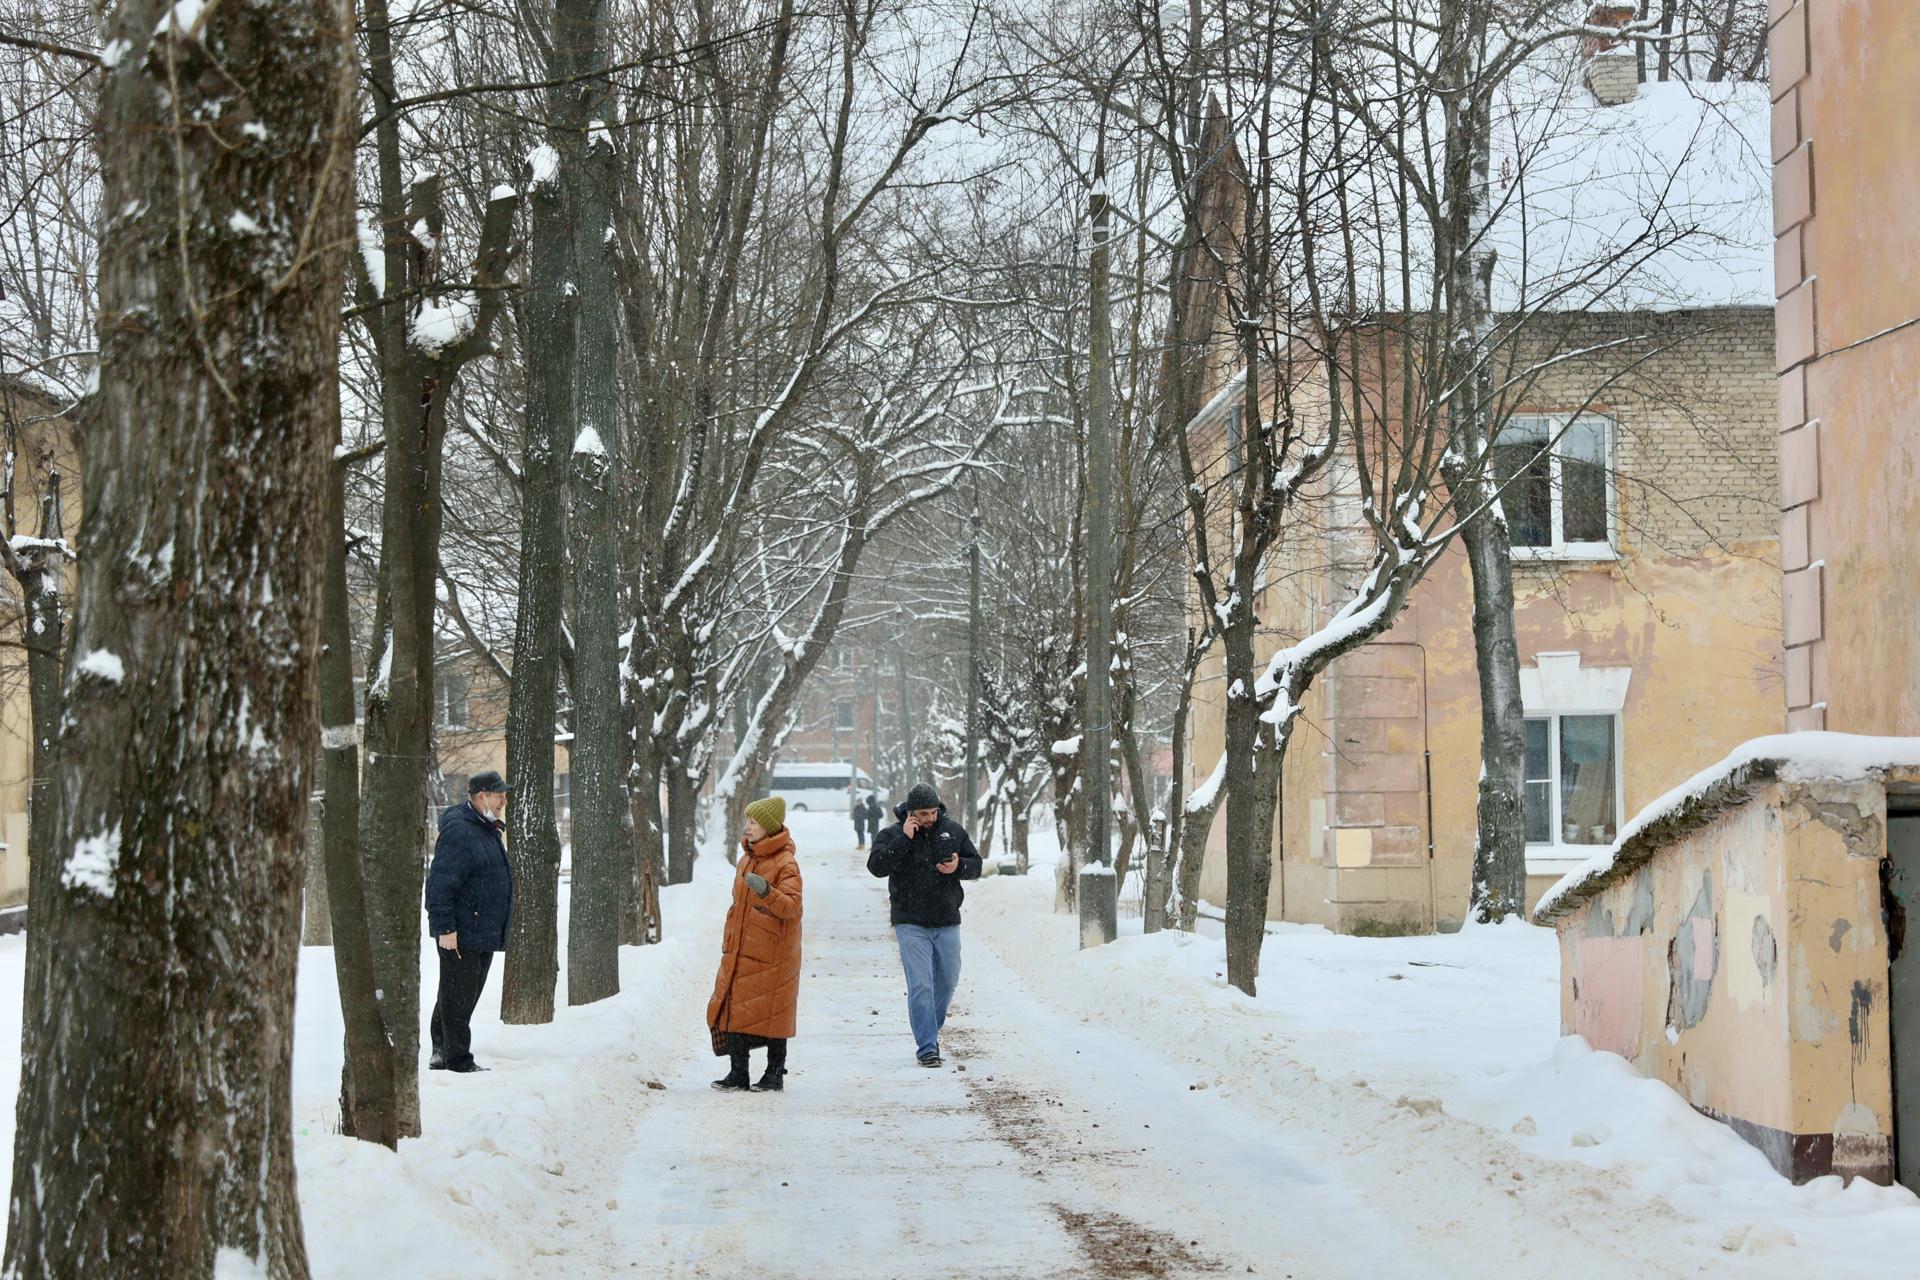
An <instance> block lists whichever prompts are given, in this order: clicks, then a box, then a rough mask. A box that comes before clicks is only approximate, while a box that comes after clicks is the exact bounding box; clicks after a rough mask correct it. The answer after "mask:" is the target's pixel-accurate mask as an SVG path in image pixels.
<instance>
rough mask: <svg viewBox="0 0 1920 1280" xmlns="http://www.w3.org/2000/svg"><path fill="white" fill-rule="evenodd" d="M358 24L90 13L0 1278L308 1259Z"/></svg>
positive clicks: (141, 1272) (200, 1273)
mask: <svg viewBox="0 0 1920 1280" xmlns="http://www.w3.org/2000/svg"><path fill="white" fill-rule="evenodd" d="M183 21H191V24H192V25H191V26H184V25H182V24H183ZM351 31H352V22H351V18H350V15H349V13H348V12H347V10H346V8H345V7H344V6H342V5H340V4H322V3H312V2H311V0H258V2H257V3H254V4H251V5H244V6H243V5H219V6H210V7H208V8H206V9H204V10H202V11H200V12H199V15H198V17H196V18H194V19H191V20H183V19H182V17H181V11H179V10H170V9H169V7H168V5H167V4H166V2H165V0H142V2H137V3H130V4H126V5H122V6H121V7H119V8H117V9H115V10H114V11H113V13H112V17H111V19H110V22H109V28H108V30H107V32H106V33H105V34H106V35H107V36H108V37H109V38H110V39H112V40H114V41H115V42H123V43H121V47H123V48H126V47H130V48H131V49H132V51H133V52H132V53H130V54H129V56H127V57H125V58H123V59H121V60H119V61H118V63H117V64H116V65H115V66H113V67H111V68H107V69H105V72H104V80H103V82H102V84H101V94H100V98H99V106H98V113H97V122H96V124H97V145H98V147H99V151H100V161H101V182H100V185H101V199H102V201H103V207H106V208H111V209H114V210H118V211H120V212H119V213H118V214H117V215H116V216H115V217H114V218H112V219H109V220H108V221H107V222H106V224H105V226H104V232H103V236H102V242H101V251H100V275H99V302H100V306H99V315H100V325H99V328H100V339H101V360H100V385H99V393H98V396H97V404H96V406H95V409H96V413H95V414H94V416H93V418H92V421H91V423H90V425H89V430H88V439H87V447H86V449H85V451H84V456H85V465H84V477H85V480H84V484H83V492H84V493H85V494H86V499H87V507H88V513H89V514H88V521H87V525H86V528H85V530H84V533H83V538H82V554H81V558H80V569H79V589H78V593H77V597H76V604H75V611H74V635H75V641H76V648H75V654H76V658H75V662H74V679H73V681H72V683H71V684H70V686H69V687H68V689H67V691H66V699H65V708H64V716H63V719H62V725H63V727H62V730H61V741H60V744H59V747H58V749H57V756H56V760H55V765H54V775H53V778H52V783H51V788H50V789H51V791H52V801H53V808H54V811H55V812H54V817H53V830H54V835H53V837H52V838H51V839H50V840H49V841H47V843H46V844H44V845H43V846H41V847H40V848H39V849H38V850H36V854H37V856H39V857H40V858H42V859H44V860H50V861H52V862H54V863H55V864H56V865H58V866H60V873H59V884H58V886H57V888H55V889H54V890H53V891H52V892H50V893H48V894H47V895H46V896H45V897H43V898H39V899H37V900H36V901H35V902H34V904H33V911H34V927H35V928H36V929H43V930H45V931H46V933H47V935H48V937H49V939H50V941H51V946H50V950H49V956H48V972H47V976H46V990H45V1000H44V1001H43V1002H42V1003H41V1004H40V1005H38V1006H36V1008H35V1010H34V1012H35V1014H36V1016H42V1015H43V1016H44V1023H43V1026H42V1029H41V1032H40V1035H39V1038H38V1043H37V1044H36V1045H35V1060H34V1062H33V1064H32V1065H31V1068H30V1069H29V1070H28V1071H27V1072H26V1073H25V1078H26V1079H27V1080H29V1081H30V1082H31V1086H30V1087H31V1092H30V1093H29V1092H25V1091H23V1093H22V1094H21V1097H20V1100H19V1119H18V1124H17V1129H16V1134H15V1147H14V1173H13V1184H12V1186H13V1193H12V1198H11V1205H10V1221H9V1230H8V1235H7V1248H6V1271H7V1273H8V1274H9V1275H16V1276H31V1277H68V1276H92V1275H103V1276H104V1275H112V1276H116V1277H128V1278H131V1280H142V1278H144V1277H156V1278H164V1280H182V1278H186V1280H200V1278H203V1277H211V1276H212V1275H213V1274H214V1272H215V1270H216V1268H228V1269H232V1270H239V1269H242V1268H245V1269H249V1270H251V1271H253V1272H254V1273H256V1274H260V1275H266V1276H271V1277H275V1278H276V1280H280V1278H292V1280H297V1278H299V1277H304V1276H306V1275H307V1258H306V1248H305V1245H304V1243H303V1240H302V1236H301V1226H300V1212H299V1205H298V1202H297V1200H296V1198H295V1194H294V1168H293V1130H292V1126H291V1124H290V1108H291V1101H292V1096H291V1095H292V1091H291V1067H292V1058H293V1042H292V1028H293V992H294V970H295V965H296V961H297V959H298V941H299V913H300V880H301V869H302V849H303V843H304V835H305V826H306V810H307V796H308V789H309V785H310V781H311V780H310V778H309V776H308V770H309V767H310V762H311V759H312V752H313V745H314V741H315V731H316V729H317V727H318V726H317V725H316V723H315V715H314V705H313V696H312V695H313V675H314V661H315V657H316V655H317V653H318V651H319V626H318V624H319V607H318V606H319V596H320V591H319V587H320V576H319V568H320V561H321V551H322V549H321V546H320V543H319V539H320V537H321V536H322V514H323V506H324V502H325V495H326V483H327V468H328V465H329V462H328V457H329V454H330V452H331V451H332V448H333V443H334V440H335V438H336V433H337V429H338V428H337V421H338V412H339V401H338V369H337V352H338V350H339V330H340V286H341V282H342V281H343V280H344V279H345V276H346V261H345V256H344V246H345V245H346V244H347V243H348V241H349V239H350V237H351V230H350V223H349V213H348V210H349V205H348V201H349V198H350V193H351V191H352V132H351V122H352V112H351V102H352V89H353V75H352V61H351V54H352V48H351V44H350V43H349V41H350V32H351ZM243 126H247V127H246V128H243ZM253 126H257V132H256V131H255V129H254V128H253ZM55 849H57V850H62V851H70V852H65V856H64V857H62V858H52V859H49V858H48V854H49V851H51V850H55Z"/></svg>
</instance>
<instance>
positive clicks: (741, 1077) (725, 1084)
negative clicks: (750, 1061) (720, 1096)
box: [713, 1053, 753, 1093]
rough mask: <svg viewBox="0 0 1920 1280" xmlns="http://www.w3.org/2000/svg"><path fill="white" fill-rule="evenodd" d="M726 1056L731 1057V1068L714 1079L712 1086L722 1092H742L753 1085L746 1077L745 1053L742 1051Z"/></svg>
mask: <svg viewBox="0 0 1920 1280" xmlns="http://www.w3.org/2000/svg"><path fill="white" fill-rule="evenodd" d="M728 1056H729V1057H730V1058H731V1059H732V1062H733V1069H732V1070H731V1071H729V1072H727V1074H725V1075H724V1076H721V1077H720V1078H719V1079H718V1080H715V1081H714V1082H713V1087H714V1088H716V1089H718V1090H720V1091H721V1092H723V1093H736V1092H742V1091H744V1090H747V1089H750V1088H752V1087H753V1086H752V1085H751V1083H750V1082H749V1081H748V1079H747V1055H746V1054H744V1053H734V1054H730V1055H728Z"/></svg>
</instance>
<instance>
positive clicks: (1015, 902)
mask: <svg viewBox="0 0 1920 1280" xmlns="http://www.w3.org/2000/svg"><path fill="white" fill-rule="evenodd" d="M1812 754H1813V748H1811V747H1810V748H1809V749H1808V757H1809V758H1811V757H1812ZM1037 834H1038V832H1036V835H1037ZM1052 907H1053V884H1052V877H1050V876H1038V875H1029V876H1027V877H1024V878H1017V877H1000V878H997V879H994V880H990V881H983V882H982V883H981V884H980V885H979V886H978V888H975V887H974V886H971V885H970V886H968V897H967V909H968V929H969V932H970V934H972V935H974V936H977V937H979V938H980V940H981V941H982V942H984V943H985V944H986V945H987V946H989V947H990V948H991V949H992V950H993V952H994V953H995V955H996V956H998V957H999V958H1000V960H1001V961H1002V962H1004V963H1005V964H1007V965H1008V966H1009V967H1011V968H1013V969H1014V970H1016V971H1017V972H1018V973H1019V974H1020V976H1021V978H1022V980H1023V982H1024V983H1025V984H1026V985H1027V986H1028V988H1029V989H1030V990H1031V991H1032V992H1033V994H1034V995H1035V996H1036V997H1037V998H1040V999H1042V1000H1043V1001H1045V1002H1047V1003H1049V1004H1052V1005H1055V1006H1056V1007H1059V1008H1061V1009H1063V1010H1064V1011H1065V1012H1067V1013H1068V1014H1070V1015H1077V1016H1078V1017H1080V1018H1082V1019H1083V1020H1085V1021H1087V1022H1089V1023H1092V1024H1095V1025H1099V1026H1102V1027H1107V1028H1110V1029H1113V1030H1117V1031H1121V1032H1123V1033H1124V1034H1126V1035H1127V1036H1129V1037H1132V1038H1134V1039H1136V1040H1138V1041H1139V1042H1140V1043H1141V1044H1142V1045H1143V1046H1145V1047H1146V1048H1148V1049H1150V1050H1152V1051H1153V1052H1156V1053H1158V1054H1160V1055H1162V1056H1163V1057H1165V1058H1168V1059H1171V1060H1173V1061H1176V1062H1181V1063H1184V1064H1185V1065H1187V1066H1188V1067H1189V1069H1190V1070H1191V1071H1192V1079H1191V1083H1190V1085H1189V1087H1190V1088H1192V1089H1202V1090H1221V1091H1225V1092H1227V1093H1229V1094H1230V1095H1232V1096H1234V1097H1235V1098H1238V1099H1242V1100H1245V1101H1247V1102H1248V1103H1249V1104H1250V1105H1254V1106H1265V1105H1267V1104H1266V1102H1265V1100H1267V1099H1273V1098H1288V1099H1291V1100H1293V1101H1294V1102H1295V1103H1298V1102H1300V1100H1301V1099H1302V1097H1303V1096H1304V1097H1305V1098H1306V1102H1305V1105H1306V1106H1307V1107H1308V1108H1309V1109H1313V1108H1316V1107H1321V1106H1322V1104H1323V1103H1324V1107H1325V1120H1326V1122H1327V1123H1328V1124H1330V1125H1333V1126H1335V1127H1337V1128H1339V1129H1343V1130H1344V1129H1351V1130H1352V1131H1353V1133H1354V1135H1355V1136H1354V1137H1353V1139H1352V1141H1354V1142H1355V1143H1360V1144H1363V1145H1364V1144H1365V1143H1366V1142H1368V1141H1370V1139H1367V1138H1364V1137H1362V1136H1360V1135H1363V1134H1365V1133H1367V1132H1369V1131H1370V1130H1372V1131H1378V1130H1380V1129H1381V1127H1382V1124H1383V1119H1385V1120H1390V1121H1391V1122H1392V1123H1395V1124H1398V1123H1400V1121H1399V1120H1394V1119H1393V1117H1412V1118H1414V1119H1415V1121H1416V1123H1415V1132H1416V1133H1417V1135H1418V1136H1417V1137H1416V1138H1415V1139H1414V1141H1415V1143H1416V1144H1417V1146H1418V1150H1417V1151H1415V1150H1412V1149H1409V1151H1408V1153H1407V1157H1406V1158H1407V1161H1408V1174H1407V1176H1408V1177H1409V1178H1410V1179H1418V1178H1420V1177H1422V1176H1424V1172H1423V1171H1429V1170H1430V1166H1431V1167H1433V1168H1437V1167H1440V1166H1439V1165H1437V1164H1433V1163H1432V1162H1435V1161H1439V1160H1444V1159H1451V1158H1453V1156H1454V1155H1457V1156H1458V1158H1459V1159H1460V1161H1461V1162H1462V1163H1464V1164H1467V1165H1468V1166H1469V1167H1479V1168H1488V1169H1490V1170H1491V1172H1490V1173H1489V1174H1488V1176H1489V1177H1492V1178H1495V1179H1496V1180H1498V1182H1499V1183H1500V1184H1501V1185H1508V1181H1507V1180H1508V1179H1509V1178H1511V1179H1512V1180H1513V1181H1512V1183H1511V1185H1512V1186H1514V1187H1515V1188H1516V1189H1518V1188H1522V1187H1523V1186H1524V1188H1526V1189H1528V1190H1529V1192H1530V1193H1536V1194H1537V1193H1543V1192H1544V1193H1546V1194H1548V1195H1549V1196H1550V1197H1558V1199H1559V1201H1560V1202H1561V1203H1563V1204H1564V1205H1565V1206H1566V1208H1567V1209H1569V1210H1572V1211H1575V1212H1577V1213H1578V1214H1580V1215H1581V1216H1582V1217H1583V1218H1593V1219H1594V1220H1595V1221H1597V1222H1602V1223H1604V1222H1605V1221H1607V1220H1608V1218H1609V1217H1614V1218H1617V1219H1618V1221H1619V1222H1620V1223H1621V1224H1622V1229H1630V1230H1634V1231H1647V1230H1651V1229H1663V1230H1666V1231H1668V1232H1669V1233H1670V1234H1672V1233H1677V1235H1678V1237H1679V1238H1680V1240H1681V1241H1682V1242H1683V1243H1684V1244H1685V1246H1686V1247H1687V1249H1688V1250H1689V1251H1691V1252H1692V1253H1693V1255H1694V1256H1693V1257H1692V1258H1691V1259H1689V1258H1686V1257H1683V1256H1675V1257H1674V1258H1673V1260H1672V1261H1673V1263H1674V1266H1675V1267H1676V1268H1678V1269H1681V1270H1686V1271H1688V1272H1689V1273H1695V1272H1696V1271H1698V1270H1699V1267H1700V1263H1701V1262H1702V1261H1703V1260H1704V1261H1705V1262H1706V1263H1707V1264H1708V1266H1709V1267H1710V1266H1711V1263H1712V1262H1713V1260H1714V1259H1717V1258H1724V1257H1726V1255H1727V1254H1738V1255H1740V1258H1741V1265H1742V1270H1741V1274H1764V1275H1777V1276H1782V1277H1786V1276H1795V1277H1803V1276H1809V1275H1821V1276H1839V1275H1852V1274H1874V1273H1878V1272H1883V1271H1884V1270H1885V1269H1886V1265H1887V1262H1888V1260H1889V1259H1891V1258H1898V1257H1910V1256H1915V1255H1916V1252H1920V1201H1917V1200H1916V1199H1915V1197H1914V1196H1913V1195H1912V1194H1911V1193H1910V1192H1908V1191H1906V1190H1904V1189H1902V1188H1897V1187H1896V1188H1885V1187H1877V1186H1873V1185H1871V1184H1868V1183H1864V1182H1857V1183H1855V1184H1854V1185H1853V1186H1852V1187H1848V1188H1844V1189H1843V1188H1842V1187H1841V1186H1840V1183H1839V1179H1837V1178H1824V1179H1819V1180H1817V1181H1815V1182H1813V1183H1809V1184H1808V1185H1806V1186H1802V1187H1796V1186H1794V1185H1793V1184H1792V1183H1791V1182H1789V1181H1788V1180H1787V1179H1785V1178H1782V1177H1781V1176H1780V1175H1779V1174H1778V1173H1776V1172H1775V1171H1774V1169H1773V1167H1772V1165H1770V1164H1769V1163H1768V1162H1767V1160H1766V1158H1765V1157H1764V1156H1762V1155H1761V1154H1760V1152H1759V1151H1757V1150H1756V1149H1754V1148H1753V1147H1751V1146H1749V1145H1748V1144H1747V1143H1746V1142H1744V1141H1742V1140H1741V1139H1740V1138H1739V1136H1738V1135H1736V1134H1735V1133H1734V1132H1733V1131H1732V1130H1731V1129H1728V1128H1727V1127H1725V1126H1724V1125H1721V1124H1719V1123H1717V1122H1715V1121H1713V1120H1709V1119H1708V1118H1706V1117H1705V1116H1702V1115H1700V1114H1699V1113H1697V1112H1695V1111H1694V1110H1693V1109H1692V1108H1691V1107H1689V1106H1688V1105H1687V1104H1686V1102H1685V1101H1684V1100H1683V1099H1682V1098H1681V1097H1680V1096H1679V1095H1678V1094H1676V1093H1674V1092H1673V1091H1672V1090H1671V1089H1669V1088H1667V1087H1666V1086H1665V1085H1662V1084H1660V1083H1658V1082H1657V1081H1653V1080H1650V1079H1647V1078H1646V1077H1644V1076H1642V1075H1640V1074H1639V1073H1638V1072H1637V1071H1635V1070H1634V1069H1633V1067H1632V1066H1631V1064H1629V1063H1627V1062H1626V1061H1625V1060H1624V1059H1622V1058H1620V1057H1618V1056H1617V1055H1615V1054H1611V1053H1602V1052H1597V1051H1595V1050H1593V1049H1592V1048H1590V1047H1589V1046H1588V1045H1587V1043H1586V1042H1585V1041H1584V1040H1581V1039H1580V1038H1579V1037H1577V1036H1570V1037H1565V1038H1562V1037H1561V1036H1560V1034H1559V998H1560V984H1559V952H1558V947H1557V944H1556V940H1555V937H1554V934H1553V932H1552V931H1551V930H1548V929H1544V928H1540V927H1537V926H1533V925H1527V924H1522V923H1520V922H1517V921H1511V922H1508V923H1506V924H1502V925H1494V926H1470V927H1468V928H1467V929H1464V930H1462V931H1461V932H1460V933H1458V934H1453V935H1440V936H1423V937H1408V938H1355V937H1344V936H1341V935H1337V934H1333V933H1330V932H1328V931H1326V930H1324V929H1321V928H1318V927H1315V926H1305V925H1294V924H1274V925H1271V926H1269V934H1268V937H1267V939H1266V942H1265V946H1264V948H1263V951H1262V955H1261V965H1260V968H1261V979H1260V995H1259V996H1258V997H1257V998H1250V997H1248V996H1246V995H1244V994H1243V993H1241V992H1240V991H1239V990H1237V989H1235V988H1233V987H1230V986H1228V985H1227V981H1226V954H1225V947H1224V944H1223V943H1222V942H1221V940H1220V939H1219V937H1218V926H1217V925H1211V924H1209V923H1208V922H1205V921H1203V929H1210V930H1211V931H1212V936H1208V935H1207V934H1202V935H1200V936H1193V935H1184V934H1179V933H1161V934H1156V935H1153V936H1151V937H1149V936H1145V935H1143V934H1141V933H1140V932H1139V929H1140V922H1139V921H1138V920H1123V921H1122V922H1121V929H1122V933H1123V936H1122V938H1121V939H1120V940H1119V941H1118V942H1116V943H1113V944H1111V945H1109V946H1106V947H1101V948H1098V949H1095V950H1090V951H1083V950H1080V947H1079V942H1080V940H1079V932H1078V922H1077V920H1076V919H1075V918H1074V917H1072V916H1069V915H1056V914H1055V913H1054V912H1053V910H1052ZM1385 1140H1396V1139H1393V1138H1386V1139H1385ZM1489 1147H1491V1148H1492V1150H1491V1151H1489V1150H1488V1148H1489ZM1448 1153H1452V1154H1448ZM1435 1194H1436V1195H1441V1194H1442V1193H1440V1192H1438V1191H1436V1193H1435ZM1462 1194H1463V1195H1464V1194H1465V1192H1464V1191H1463V1192H1462ZM1636 1199H1637V1200H1639V1201H1642V1202H1643V1203H1642V1204H1639V1205H1635V1204H1633V1203H1631V1201H1633V1200H1636ZM1429 1211H1438V1210H1437V1208H1436V1207H1434V1206H1430V1207H1429ZM1663 1217H1664V1218H1668V1219H1670V1220H1669V1221H1668V1222H1667V1223H1665V1224H1664V1225H1662V1224H1661V1222H1660V1221H1659V1219H1660V1218H1663ZM1568 1247H1569V1249H1570V1250H1571V1251H1572V1252H1571V1253H1570V1255H1569V1258H1568V1259H1567V1261H1568V1262H1569V1263H1570V1264H1573V1263H1576V1262H1577V1261H1578V1245H1577V1242H1574V1241H1571V1240H1570V1241H1569V1245H1568ZM1574 1269H1575V1270H1578V1267H1577V1266H1575V1268H1574ZM1700 1273H1704V1272H1700Z"/></svg>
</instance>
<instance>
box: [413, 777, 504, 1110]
mask: <svg viewBox="0 0 1920 1280" xmlns="http://www.w3.org/2000/svg"><path fill="white" fill-rule="evenodd" d="M506 815H507V784H506V781H505V779H503V778H501V776H500V775H499V774H497V773H494V772H492V771H491V770H489V771H487V772H486V773H476V774H474V775H473V778H472V780H471V781H469V782H468V783H467V802H466V803H465V804H463V805H459V806H457V807H455V808H452V809H448V810H447V811H446V812H445V813H443V814H441V815H440V840H439V843H437V844H435V845H434V847H433V867H432V869H431V870H429V871H428V872H427V932H429V933H431V934H432V935H433V937H434V939H435V940H436V941H437V942H438V943H439V944H440V947H439V956H440V995H439V998H438V999H436V1000H435V1001H434V1003H433V1058H432V1059H431V1061H430V1062H429V1063H428V1065H429V1066H431V1067H432V1068H433V1069H434V1070H435V1071H461V1072H466V1071H484V1070H486V1068H485V1067H482V1066H481V1065H480V1064H479V1063H477V1062H475V1061H474V1060H473V1033H472V1030H471V1026H470V1024H471V1022H472V1020H473V1009H474V1006H475V1005H477V1004H479V1003H480V992H481V989H482V988H484V987H485V986H486V985H487V970H488V969H489V968H491V967H492V965H493V953H494V952H496V951H501V950H504V949H505V948H506V945H507V924H508V922H509V921H510V920H512V919H513V870H512V868H511V867H510V866H509V865H508V864H507V843H506V840H505V839H504V838H503V837H502V836H501V834H500V833H501V832H502V831H505V830H506V825H507V824H506V821H505V819H506Z"/></svg>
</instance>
